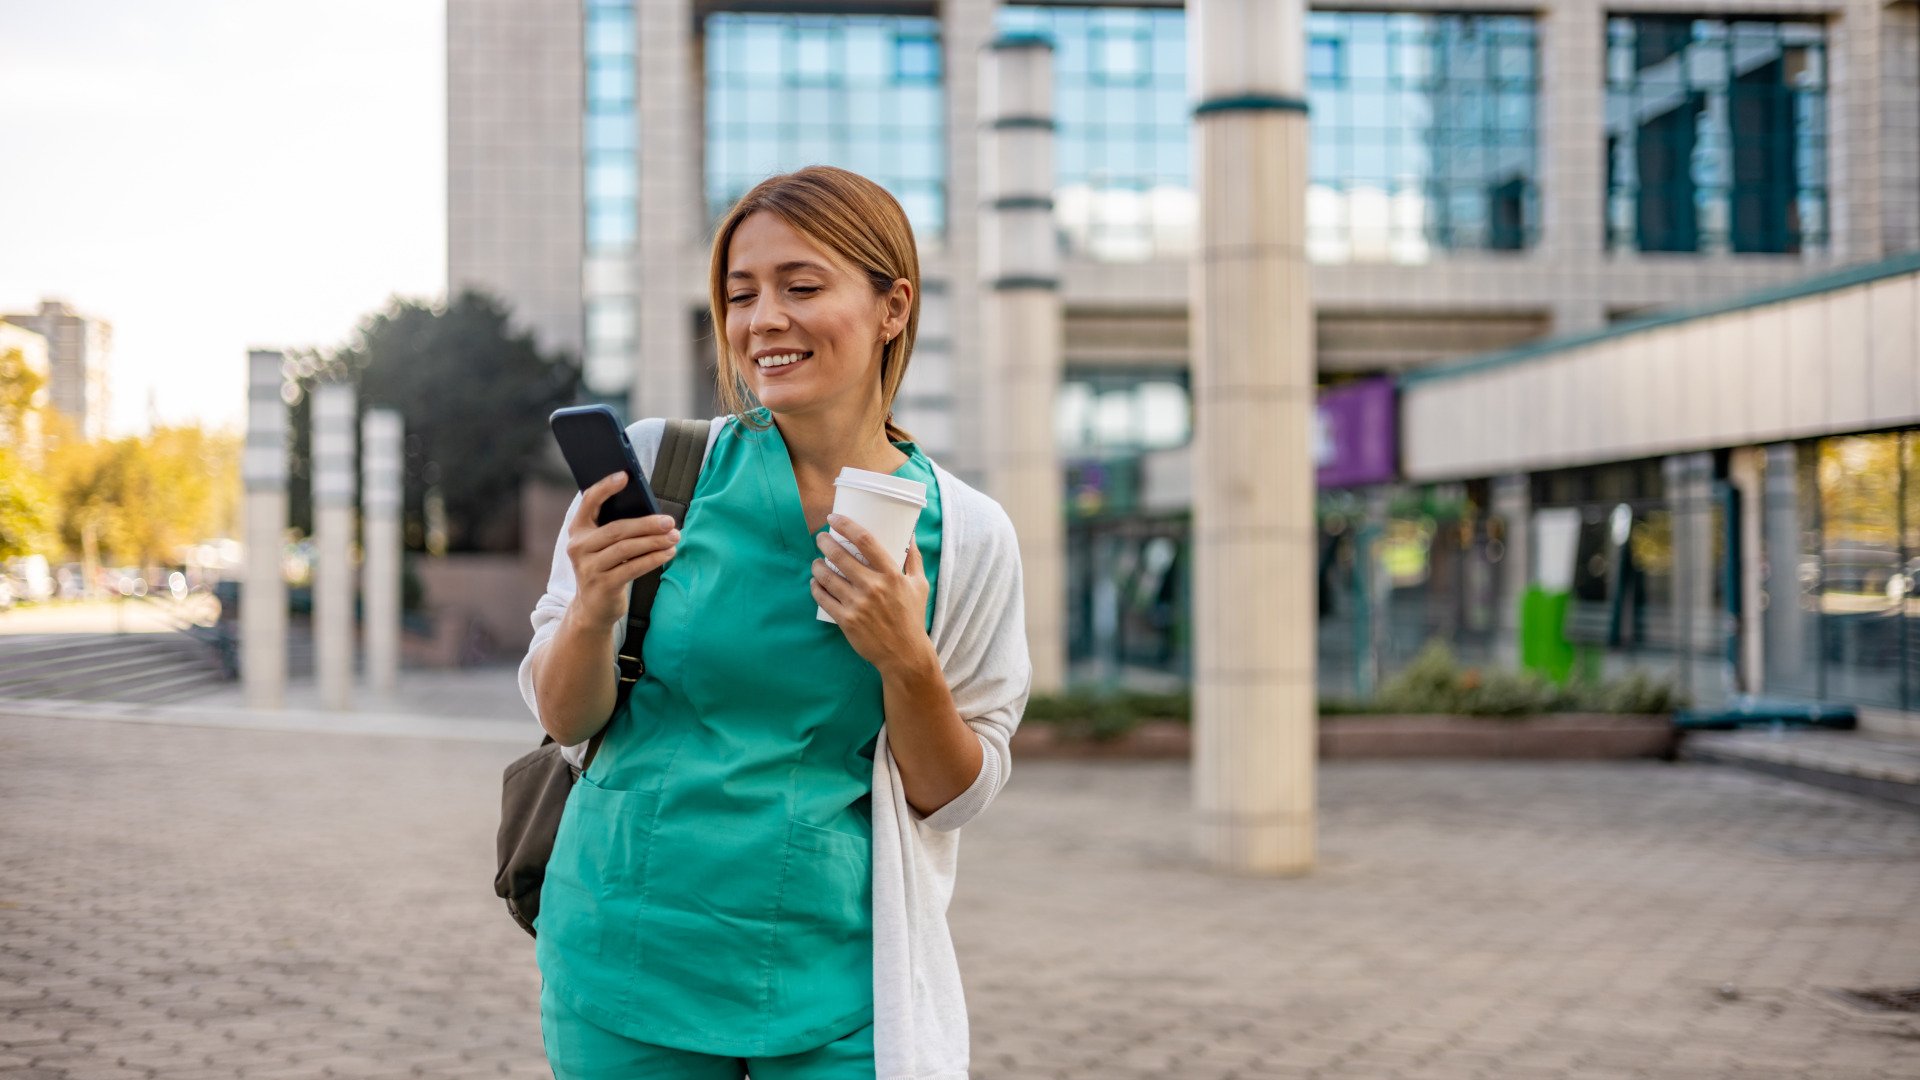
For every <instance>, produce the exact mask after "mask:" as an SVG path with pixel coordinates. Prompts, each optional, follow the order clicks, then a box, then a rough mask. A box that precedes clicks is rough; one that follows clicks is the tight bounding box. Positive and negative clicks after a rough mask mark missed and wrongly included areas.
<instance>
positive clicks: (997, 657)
mask: <svg viewBox="0 0 1920 1080" xmlns="http://www.w3.org/2000/svg"><path fill="white" fill-rule="evenodd" d="M967 495H968V496H969V499H968V501H969V502H970V503H972V505H970V506H968V508H967V509H968V512H969V514H970V516H973V515H977V517H978V520H977V521H973V522H971V523H970V524H969V528H968V532H969V534H970V535H969V536H967V537H966V539H968V540H970V541H972V542H973V544H975V545H977V548H976V550H977V551H978V553H979V554H978V558H977V559H970V560H968V561H967V562H966V563H965V564H964V565H965V566H966V568H967V575H966V578H965V581H964V584H963V585H962V586H961V589H962V591H961V593H960V595H962V596H966V597H970V598H971V602H970V603H969V604H968V605H967V606H966V608H965V609H964V610H959V609H956V611H955V614H954V618H956V619H958V620H959V627H958V631H959V632H958V633H956V634H954V635H953V637H952V642H953V646H952V650H951V654H950V655H948V656H946V657H943V658H942V661H941V668H942V670H943V671H945V672H946V675H947V685H948V687H949V688H950V689H951V690H952V693H953V703H954V706H955V707H956V708H957V709H959V711H960V716H961V718H962V719H964V720H965V721H966V723H967V726H968V727H970V728H972V729H973V732H974V735H975V736H976V737H978V738H979V740H980V750H981V754H980V774H979V776H977V777H975V778H974V781H973V783H972V784H971V785H970V786H969V787H968V788H967V790H965V791H963V792H961V793H960V794H959V795H957V796H955V797H954V798H953V799H952V800H951V801H950V802H948V803H947V804H946V805H945V806H942V807H941V808H939V809H938V810H935V811H934V812H933V813H931V814H927V815H925V816H924V817H923V816H921V814H920V813H919V811H917V810H915V809H913V807H912V805H911V804H909V805H908V807H907V812H908V813H909V814H910V815H912V816H913V817H914V818H915V820H917V821H919V822H920V823H922V824H924V825H926V826H927V827H928V828H930V829H934V830H937V831H940V832H950V831H952V830H954V829H958V828H959V827H960V826H962V825H965V824H966V823H967V822H969V821H972V820H973V819H974V818H976V817H979V816H980V813H981V812H982V811H984V810H985V809H986V808H987V806H988V805H989V804H990V803H992V802H993V799H994V797H995V796H996V795H998V794H999V793H1000V789H1001V787H1002V786H1004V785H1005V784H1006V782H1007V778H1008V776H1010V775H1011V774H1012V771H1013V754H1012V752H1011V750H1010V749H1009V744H1010V743H1011V742H1012V739H1013V733H1014V731H1015V729H1017V728H1018V727H1019V726H1020V717H1021V715H1022V714H1023V713H1024V712H1025V711H1026V707H1027V695H1028V693H1029V692H1030V690H1031V689H1032V685H1033V661H1032V658H1031V657H1030V656H1029V654H1028V652H1027V619H1026V605H1025V601H1024V600H1023V599H1022V597H1023V595H1024V594H1023V591H1022V588H1023V586H1022V582H1021V567H1020V546H1019V541H1018V538H1017V537H1016V536H1015V535H1014V531H1013V523H1012V521H1010V520H1009V519H1008V518H1007V515H1006V511H1004V510H1002V509H1001V508H1000V505H999V504H998V503H995V502H994V501H993V500H991V499H989V498H987V497H986V496H984V495H981V494H979V493H978V492H973V491H968V492H967ZM942 497H943V498H944V497H945V496H944V492H943V495H942ZM889 753H891V749H889Z"/></svg>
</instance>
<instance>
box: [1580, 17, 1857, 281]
mask: <svg viewBox="0 0 1920 1080" xmlns="http://www.w3.org/2000/svg"><path fill="white" fill-rule="evenodd" d="M1826 131H1827V36H1826V28H1825V27H1824V26H1823V25H1822V24H1821V23H1818V22H1814V21H1811V20H1739V21H1729V20H1725V19H1695V18H1687V17H1683V16H1673V15H1631V16H1615V17H1614V18H1611V19H1609V20H1608V22H1607V239H1608V243H1609V245H1610V246H1612V247H1613V248H1615V249H1620V250H1630V251H1685V252H1705V253H1721V252H1740V253H1748V252H1752V253H1787V252H1798V251H1803V250H1809V249H1819V248H1822V247H1824V246H1825V245H1826V242H1827V232H1828V224H1827V222H1828V213H1827V199H1828V197H1827V138H1826Z"/></svg>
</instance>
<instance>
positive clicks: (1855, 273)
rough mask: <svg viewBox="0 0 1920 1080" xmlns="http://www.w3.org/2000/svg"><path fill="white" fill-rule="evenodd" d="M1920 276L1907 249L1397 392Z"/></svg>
mask: <svg viewBox="0 0 1920 1080" xmlns="http://www.w3.org/2000/svg"><path fill="white" fill-rule="evenodd" d="M1912 273H1920V251H1910V252H1907V253H1906V254H1904V255H1896V256H1894V257H1893V258H1891V259H1883V260H1881V261H1880V262H1873V263H1863V264H1861V265H1859V266H1850V267H1847V268H1846V269H1844V270H1836V271H1833V272H1831V273H1826V274H1820V275H1817V276H1815V277H1811V278H1806V279H1804V280H1801V281H1796V282H1794V283H1792V284H1790V285H1780V286H1776V287H1774V288H1771V289H1764V290H1762V291H1760V292H1757V293H1749V294H1747V295H1745V296H1738V297H1734V298H1733V299H1731V300H1725V301H1722V302H1720V303H1717V304H1709V305H1707V306H1706V307H1700V308H1691V309H1680V310H1676V311H1672V312H1668V313H1663V314H1659V315H1647V316H1643V317H1641V318H1637V319H1632V320H1629V321H1627V322H1623V323H1620V324H1619V325H1617V326H1609V327H1606V328H1605V329H1602V330H1590V331H1587V332H1586V333H1581V334H1570V335H1567V336H1565V337H1557V338H1548V339H1547V340H1545V341H1540V342H1537V343H1535V344H1532V345H1522V346H1520V347H1519V348H1515V349H1506V350H1503V351H1501V352H1496V353H1486V354H1483V355H1481V356H1474V357H1469V358H1467V359H1465V360H1457V361H1454V362H1452V363H1449V364H1442V365H1438V366H1435V367H1431V368H1427V369H1424V370H1421V371H1409V372H1407V373H1405V374H1403V375H1401V376H1400V378H1399V384H1400V388H1401V389H1402V390H1406V389H1410V388H1413V387H1415V386H1418V385H1419V384H1421V383H1427V382H1436V381H1439V380H1441V379H1453V378H1458V377H1460V376H1463V375H1476V374H1479V373H1480V372H1483V371H1491V370H1493V369H1496V368H1503V367H1507V366H1510V365H1513V364H1521V363H1526V362H1527V361H1530V360H1540V359H1544V358H1546V357H1549V356H1553V355H1555V354H1558V353H1563V352H1567V351H1568V350H1571V349H1579V348H1584V347H1586V346H1588V345H1594V344H1597V343H1599V342H1602V341H1608V340H1611V339H1613V338H1623V337H1626V336H1627V335H1629V334H1638V333H1644V332H1645V331H1648V330H1657V329H1660V328H1661V327H1666V326H1676V325H1678V324H1680V323H1686V322H1693V321H1694V320H1696V319H1707V318H1712V317H1713V316H1716V315H1728V314H1732V313H1733V312H1736V311H1745V310H1747V309H1748V308H1757V307H1766V306H1767V305H1769V304H1781V303H1785V302H1787V301H1789V300H1799V299H1802V298H1805V297H1809V296H1818V295H1819V294H1821V293H1829V292H1838V291H1839V290H1841V289H1851V288H1853V287H1854V286H1856V285H1867V284H1871V283H1872V282H1875V281H1880V280H1882V279H1884V278H1890V277H1899V276H1900V275H1902V274H1912Z"/></svg>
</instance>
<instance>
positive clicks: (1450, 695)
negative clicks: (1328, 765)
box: [1023, 641, 1686, 741]
mask: <svg viewBox="0 0 1920 1080" xmlns="http://www.w3.org/2000/svg"><path fill="white" fill-rule="evenodd" d="M1685 704H1686V699H1685V696H1684V695H1683V694H1681V693H1680V691H1679V689H1678V688H1677V687H1676V686H1675V685H1674V684H1673V682H1672V681H1671V680H1668V679H1661V678H1656V677H1654V676H1651V675H1647V674H1645V673H1643V672H1633V673H1631V674H1628V675H1625V676H1622V677H1620V678H1618V679H1613V680H1609V681H1607V682H1602V683H1573V684H1571V685H1568V686H1559V685H1556V684H1554V683H1552V682H1549V681H1547V680H1546V679H1543V678H1541V677H1540V676H1538V675H1535V674H1534V673H1532V672H1526V671H1481V670H1479V669H1476V668H1467V669H1464V670H1463V669H1462V668H1461V667H1460V666H1459V664H1458V663H1457V662H1456V661H1455V659H1454V656H1453V651H1452V650H1451V649H1449V648H1447V646H1446V645H1445V643H1443V642H1439V641H1435V642H1433V643H1431V644H1429V645H1428V646H1427V647H1426V648H1425V649H1423V650H1421V652H1420V655H1419V656H1417V657H1415V658H1414V660H1413V662H1412V663H1410V664H1408V665H1407V666H1406V667H1405V668H1402V669H1401V670H1400V672H1399V673H1398V674H1397V675H1395V676H1394V677H1393V678H1392V679H1389V680H1388V681H1387V683H1386V685H1384V686H1382V687H1381V688H1380V693H1379V694H1378V695H1376V696H1375V697H1374V698H1373V700H1371V701H1354V700H1350V699H1341V698H1324V699H1322V700H1321V701H1320V715H1322V716H1351V715H1365V714H1379V713H1450V714H1453V715H1457V716H1513V717H1518V716H1533V715H1537V714H1540V713H1555V712H1598V713H1634V714H1651V715H1659V714H1664V713H1670V712H1673V711H1674V710H1676V709H1679V708H1682V707H1684V706H1685ZM1192 715H1193V700H1192V695H1191V694H1189V693H1186V692H1177V693H1165V694H1146V693H1124V692H1123V693H1110V694H1102V693H1096V692H1092V691H1087V690H1070V691H1067V692H1066V693H1063V694H1053V695H1036V696H1035V697H1033V698H1032V699H1031V700H1029V701H1028V702H1027V711H1026V715H1025V716H1024V718H1023V720H1033V721H1037V722H1039V723H1043V724H1054V725H1057V726H1058V727H1059V728H1060V729H1061V733H1062V734H1063V735H1065V736H1067V737H1068V738H1082V739H1093V740H1095V741H1104V740H1108V739H1116V738H1119V737H1120V736H1122V735H1125V734H1126V733H1127V732H1129V731H1132V730H1133V729H1134V728H1136V727H1139V726H1140V724H1141V723H1143V722H1145V721H1147V720H1177V721H1179V722H1181V723H1188V722H1190V721H1191V720H1192Z"/></svg>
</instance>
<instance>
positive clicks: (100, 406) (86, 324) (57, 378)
mask: <svg viewBox="0 0 1920 1080" xmlns="http://www.w3.org/2000/svg"><path fill="white" fill-rule="evenodd" d="M0 322H7V323H12V324H13V325H15V326H18V327H21V328H23V329H26V330H30V331H32V332H33V333H35V334H38V335H40V337H42V338H44V339H45V340H46V350H47V363H48V367H49V373H48V380H47V381H48V387H47V388H48V391H49V393H50V394H51V396H52V405H53V407H54V409H55V410H57V411H58V412H59V413H60V414H61V415H63V416H65V417H66V418H67V419H69V420H71V421H72V422H73V424H74V426H75V427H76V428H78V429H79V430H80V432H81V433H82V434H83V435H84V436H85V437H87V438H89V439H99V438H105V437H106V434H107V423H108V416H109V413H108V408H109V391H108V386H109V383H108V367H109V365H110V363H111V360H112V354H113V326H112V325H111V324H109V323H107V322H106V321H105V320H102V319H96V318H92V317H90V316H86V315H82V314H80V313H79V312H76V311H75V310H74V309H73V308H72V307H71V306H70V305H68V304H66V303H64V302H62V301H59V300H42V301H41V302H40V310H39V311H37V312H34V313H32V314H26V315H0Z"/></svg>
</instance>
